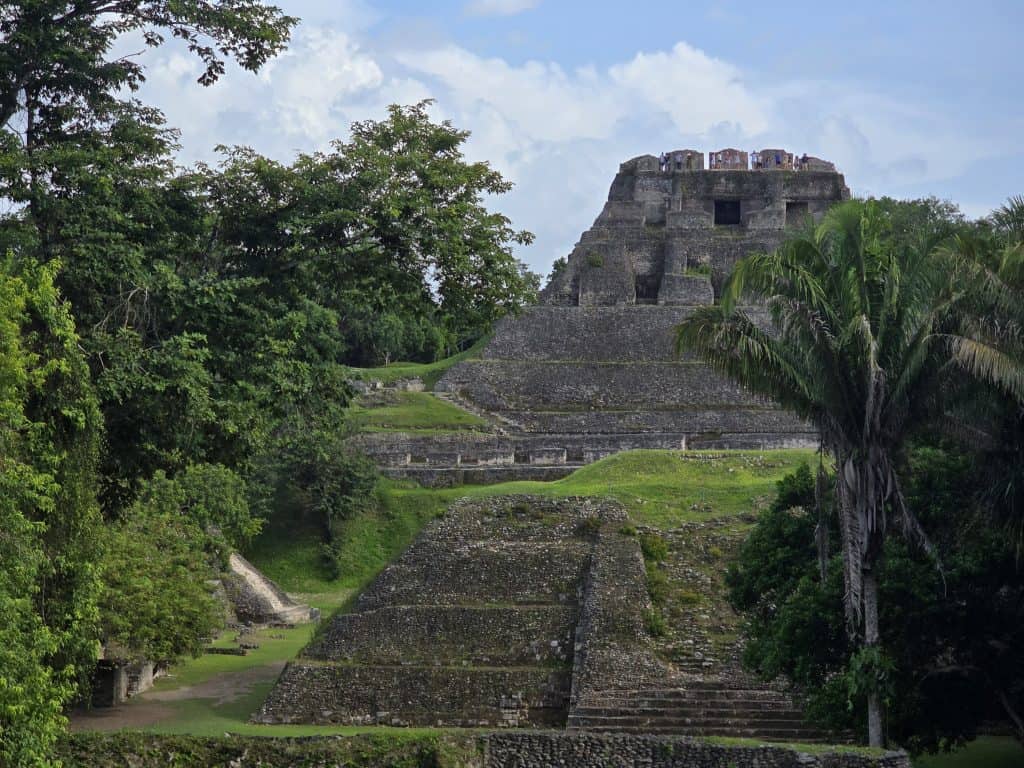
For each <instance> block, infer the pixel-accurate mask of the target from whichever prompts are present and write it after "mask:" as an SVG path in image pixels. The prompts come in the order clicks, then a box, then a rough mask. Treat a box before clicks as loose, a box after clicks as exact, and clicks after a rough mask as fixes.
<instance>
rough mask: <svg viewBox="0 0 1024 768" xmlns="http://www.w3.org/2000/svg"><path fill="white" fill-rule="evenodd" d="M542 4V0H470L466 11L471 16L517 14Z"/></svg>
mask: <svg viewBox="0 0 1024 768" xmlns="http://www.w3.org/2000/svg"><path fill="white" fill-rule="evenodd" d="M538 5H540V0H470V2H469V3H467V4H466V13H468V14H470V15H471V16H515V15H516V14H517V13H522V12H523V11H528V10H530V9H531V8H536V7H537V6H538Z"/></svg>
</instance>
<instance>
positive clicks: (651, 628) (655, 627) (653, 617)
mask: <svg viewBox="0 0 1024 768" xmlns="http://www.w3.org/2000/svg"><path fill="white" fill-rule="evenodd" d="M644 626H645V627H646V628H647V633H648V634H649V635H650V636H651V637H664V636H665V634H666V633H667V632H668V624H667V622H666V621H665V617H664V616H662V615H661V611H660V610H658V609H657V608H645V609H644Z"/></svg>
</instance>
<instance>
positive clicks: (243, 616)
mask: <svg viewBox="0 0 1024 768" xmlns="http://www.w3.org/2000/svg"><path fill="white" fill-rule="evenodd" d="M221 584H222V585H223V589H224V593H225V594H226V596H227V600H228V602H229V603H230V605H231V608H232V609H233V612H234V614H235V617H236V618H237V620H238V621H239V622H242V623H245V624H273V623H285V624H300V623H303V622H308V621H316V619H318V618H319V617H320V612H319V611H318V610H317V609H316V608H310V607H309V606H308V605H303V604H302V603H299V602H298V601H296V600H294V599H292V597H291V596H290V595H288V593H286V592H285V591H284V590H283V589H281V588H280V587H279V586H278V585H277V584H275V583H274V582H273V581H271V580H270V579H268V578H267V577H266V576H265V575H263V574H262V573H260V572H259V571H258V570H257V569H256V567H255V566H253V564H252V563H250V562H249V561H248V560H246V559H245V558H244V557H242V556H241V555H240V554H238V553H237V552H232V553H231V556H230V558H229V560H228V570H227V571H226V572H225V573H223V574H222V575H221Z"/></svg>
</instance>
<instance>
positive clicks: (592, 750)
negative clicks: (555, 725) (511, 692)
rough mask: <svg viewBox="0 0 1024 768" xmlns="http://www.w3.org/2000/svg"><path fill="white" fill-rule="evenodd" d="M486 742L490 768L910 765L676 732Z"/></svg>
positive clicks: (526, 736) (491, 738) (529, 736)
mask: <svg viewBox="0 0 1024 768" xmlns="http://www.w3.org/2000/svg"><path fill="white" fill-rule="evenodd" d="M483 742H484V743H483V750H484V755H485V759H484V765H485V766H487V768H554V766H564V768H634V766H640V765H642V766H648V767H649V768H910V758H909V757H908V756H907V754H906V753H904V752H890V753H886V754H884V755H882V756H880V757H868V756H865V755H859V754H853V753H850V752H826V753H824V754H808V753H806V752H799V751H798V750H795V749H792V748H788V747H783V746H778V747H775V746H768V745H765V746H749V747H747V746H742V747H741V746H726V745H723V744H708V743H706V742H703V741H697V740H694V739H688V738H683V737H672V736H611V735H606V734H590V733H568V734H567V733H551V732H541V733H494V734H488V735H487V736H485V737H483Z"/></svg>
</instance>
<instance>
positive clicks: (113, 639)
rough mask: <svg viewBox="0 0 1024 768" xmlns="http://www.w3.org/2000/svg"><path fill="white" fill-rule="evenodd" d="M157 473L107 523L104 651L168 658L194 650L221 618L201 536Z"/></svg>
mask: <svg viewBox="0 0 1024 768" xmlns="http://www.w3.org/2000/svg"><path fill="white" fill-rule="evenodd" d="M171 485H172V482H171V481H167V480H166V479H165V478H163V477H160V478H157V479H155V481H154V482H153V484H152V486H153V487H151V488H148V489H147V492H146V493H144V495H143V496H142V498H140V500H139V501H137V502H136V503H135V504H134V505H133V506H132V508H131V509H130V510H129V511H128V513H127V515H126V519H125V520H123V521H119V522H118V523H116V524H113V525H109V526H107V529H106V536H107V551H106V556H105V558H104V560H103V564H102V570H101V576H102V579H103V593H102V595H101V599H100V607H101V612H102V617H103V621H102V628H103V640H104V643H105V645H106V646H107V649H108V652H109V653H110V654H112V655H116V656H120V657H124V658H130V659H136V660H143V659H149V660H154V661H175V660H177V659H179V658H181V657H183V656H193V657H194V656H198V655H199V654H200V653H202V650H203V647H204V646H205V645H206V643H207V642H209V639H210V638H211V637H213V635H214V633H215V631H216V630H217V629H218V628H219V627H220V626H221V624H222V622H223V609H222V608H221V606H220V604H219V603H218V602H217V600H216V599H215V598H214V597H213V594H212V587H211V586H210V584H211V583H215V581H216V579H217V577H218V569H217V568H215V567H213V566H212V565H211V560H212V556H211V555H212V553H209V552H207V542H208V538H207V536H206V535H205V534H204V532H203V531H202V530H201V529H200V528H199V526H198V525H196V523H195V522H193V521H192V520H191V519H190V518H189V517H188V516H186V515H185V514H182V512H183V511H184V510H183V509H181V508H180V506H179V505H180V503H181V501H182V500H183V498H184V495H183V494H181V493H180V492H177V489H174V488H171V487H169V486H171Z"/></svg>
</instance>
